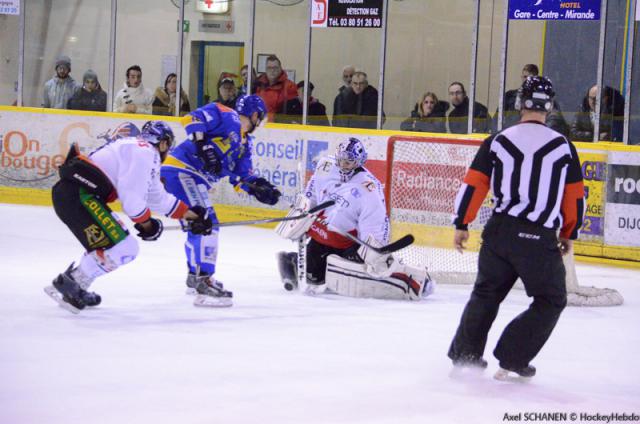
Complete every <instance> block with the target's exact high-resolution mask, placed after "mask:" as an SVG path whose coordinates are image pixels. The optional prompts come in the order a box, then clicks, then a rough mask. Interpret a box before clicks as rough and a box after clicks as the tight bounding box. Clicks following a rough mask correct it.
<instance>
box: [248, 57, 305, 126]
mask: <svg viewBox="0 0 640 424" xmlns="http://www.w3.org/2000/svg"><path fill="white" fill-rule="evenodd" d="M256 94H257V95H258V96H260V97H261V98H262V100H263V101H264V103H265V105H266V106H267V112H268V115H269V121H271V122H274V120H275V119H274V118H275V114H277V113H284V112H285V107H286V105H287V102H288V101H289V100H291V99H295V98H296V97H297V96H298V89H297V87H296V84H295V83H294V82H293V81H291V80H290V79H289V78H288V77H287V73H286V72H285V71H284V70H283V69H282V64H281V63H280V59H278V57H277V56H276V55H271V56H269V57H267V63H266V72H265V73H264V74H262V75H260V76H259V77H258V80H257V84H256Z"/></svg>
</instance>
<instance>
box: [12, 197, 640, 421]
mask: <svg viewBox="0 0 640 424" xmlns="http://www.w3.org/2000/svg"><path fill="white" fill-rule="evenodd" d="M0 222H2V225H1V226H0V257H1V269H2V284H0V311H1V313H2V319H1V321H0V423H2V424H21V423H34V424H35V423H38V424H49V423H51V424H53V423H60V424H62V423H65V424H73V423H82V424H86V423H92V424H100V423H122V424H124V423H127V424H128V423H132V424H140V423H153V424H159V423H181V424H192V423H193V424H195V423H202V424H205V423H222V424H226V423H265V424H266V423H278V424H285V423H296V424H315V423H323V424H325V423H326V424H339V423H367V424H378V423H390V424H391V423H394V424H405V423H407V424H408V423H420V424H424V423H464V424H471V423H500V422H505V420H504V418H505V414H512V415H513V414H518V413H522V414H525V413H531V412H537V413H553V412H567V413H571V412H575V413H578V414H580V413H588V414H596V413H600V414H611V413H619V414H622V413H627V414H631V413H635V414H636V415H640V366H639V365H638V355H639V354H640V331H639V330H638V323H639V322H640V271H635V270H628V269H621V268H611V267H604V266H592V265H578V270H577V272H578V278H579V281H580V283H581V284H582V285H595V286H600V287H611V288H615V289H617V290H619V291H620V292H621V294H622V295H623V296H624V298H625V304H624V305H623V306H620V307H611V308H589V309H587V308H582V309H581V308H567V309H566V310H565V312H564V313H563V315H562V316H561V318H560V321H559V323H558V326H557V327H556V330H555V332H554V333H553V335H552V337H551V339H550V340H549V342H548V343H547V345H546V346H545V347H544V348H543V350H542V352H541V354H540V355H539V356H538V357H537V358H536V359H535V360H534V362H533V364H534V365H536V367H537V368H538V375H537V376H536V377H535V378H534V379H533V380H532V381H531V382H530V383H528V384H517V383H515V384H514V383H506V382H499V381H496V380H494V379H493V378H492V375H493V373H494V372H495V370H496V369H497V366H498V364H497V361H496V359H495V358H493V356H492V354H491V352H492V350H493V347H494V346H495V343H496V340H497V338H498V337H499V335H500V332H501V331H502V329H503V328H504V326H505V325H506V324H507V322H508V321H509V320H510V319H512V318H513V317H514V316H515V315H517V314H518V313H520V312H521V311H522V310H524V309H525V308H526V305H527V304H528V299H527V297H526V296H525V294H524V292H523V291H521V290H516V291H512V293H511V294H510V295H509V296H508V298H507V300H506V301H505V302H504V303H503V306H502V308H501V310H500V313H499V315H498V318H497V320H496V322H495V324H494V326H493V328H492V331H491V333H490V336H489V342H488V345H487V352H485V357H486V359H487V360H488V361H489V369H487V370H486V371H485V372H484V373H482V374H474V373H465V374H464V375H462V376H457V377H452V376H450V371H451V364H450V362H449V360H448V358H447V357H446V352H447V348H448V345H449V342H450V341H451V337H452V336H453V333H454V331H455V328H456V326H457V324H458V320H459V318H460V313H461V311H462V308H463V307H464V304H465V302H466V300H467V297H468V295H469V292H470V287H468V286H465V287H455V286H439V287H438V288H437V290H436V293H435V294H433V295H432V296H431V297H429V298H427V299H425V300H423V301H422V302H418V303H410V302H399V301H382V300H365V299H351V298H345V297H337V296H324V297H309V296H305V295H302V294H300V293H299V292H296V293H289V292H285V291H284V289H283V288H282V287H281V284H280V281H279V278H278V274H277V267H276V263H275V259H274V258H275V254H276V252H277V251H279V250H290V249H293V247H294V246H293V244H292V243H290V242H287V241H285V240H281V239H279V238H278V237H277V236H276V235H275V233H274V232H273V231H271V230H265V229H260V228H250V227H236V228H228V229H223V231H222V233H221V236H220V256H219V261H218V274H217V276H218V277H219V279H220V280H222V281H223V282H224V283H225V286H226V287H227V288H229V289H230V290H232V291H233V292H234V302H235V305H234V306H233V307H232V308H228V309H212V308H196V307H194V306H192V301H193V298H192V297H190V296H187V295H185V293H184V289H185V285H184V279H185V273H186V270H185V265H184V259H183V234H182V233H181V232H179V231H166V232H165V233H164V234H163V237H162V238H161V239H160V240H159V241H157V242H142V241H141V242H140V245H141V252H140V256H139V257H138V259H137V260H136V261H135V262H133V263H131V264H128V265H126V266H124V267H122V268H121V269H118V270H117V271H115V272H114V273H112V274H111V275H108V276H106V277H103V278H101V279H99V280H97V281H96V283H94V285H93V286H92V290H95V291H97V292H98V293H100V294H101V295H102V298H103V302H102V304H101V305H100V306H99V307H97V308H95V309H93V310H89V311H83V312H82V313H81V314H79V315H77V316H76V315H72V314H70V313H69V312H67V311H65V310H63V309H62V308H60V307H58V306H57V305H56V304H55V303H54V302H53V301H52V300H51V299H50V298H49V297H47V296H46V295H45V294H44V292H43V291H42V288H43V287H44V286H46V285H49V284H50V283H51V280H52V279H53V278H54V277H55V276H56V275H57V274H58V273H60V272H62V271H64V270H65V269H66V267H67V266H68V265H69V263H70V262H71V261H73V260H77V259H78V258H79V257H80V254H81V250H82V249H81V246H80V244H79V243H78V242H77V241H76V240H75V239H74V238H73V236H72V235H71V233H70V232H69V231H68V230H67V229H66V227H64V226H63V224H62V223H60V222H59V221H58V219H57V218H56V216H55V214H54V212H53V210H52V209H51V208H45V207H29V206H13V205H4V204H2V205H0ZM127 222H128V221H127ZM522 421H524V415H523V416H522ZM537 422H544V421H540V420H538V421H537ZM573 422H588V421H586V420H581V419H580V417H578V419H577V421H573ZM590 422H594V421H590Z"/></svg>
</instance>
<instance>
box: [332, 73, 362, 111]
mask: <svg viewBox="0 0 640 424" xmlns="http://www.w3.org/2000/svg"><path fill="white" fill-rule="evenodd" d="M355 71H356V68H355V67H354V66H353V65H347V66H345V67H344V68H342V85H341V86H340V88H339V89H338V95H337V96H336V98H335V99H333V115H334V116H335V114H336V106H337V104H338V102H339V100H338V99H339V98H340V95H341V94H342V92H343V91H344V90H350V89H351V78H353V73H354V72H355Z"/></svg>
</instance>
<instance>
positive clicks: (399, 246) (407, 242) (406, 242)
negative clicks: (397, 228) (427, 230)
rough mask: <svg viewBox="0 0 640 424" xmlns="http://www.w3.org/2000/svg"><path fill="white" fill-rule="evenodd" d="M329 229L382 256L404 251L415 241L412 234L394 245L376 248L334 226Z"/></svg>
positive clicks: (401, 238)
mask: <svg viewBox="0 0 640 424" xmlns="http://www.w3.org/2000/svg"><path fill="white" fill-rule="evenodd" d="M328 228H329V231H333V232H336V233H338V234H340V235H341V236H345V237H346V238H348V239H349V240H351V241H353V242H355V243H358V244H361V245H363V246H366V247H368V248H369V249H371V250H373V251H374V252H378V253H381V254H387V253H393V252H397V251H398V250H400V249H404V248H405V247H407V246H409V245H411V244H412V243H413V242H414V240H415V239H414V238H413V235H412V234H407V235H405V236H402V237H400V238H399V239H398V240H396V241H394V242H393V243H389V244H387V245H385V246H380V247H376V246H372V245H371V244H369V243H367V242H366V241H363V240H360V239H359V238H358V237H356V236H354V235H353V234H350V233H347V232H346V231H342V230H339V229H337V228H335V227H333V226H330V227H328Z"/></svg>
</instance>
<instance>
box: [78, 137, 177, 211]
mask: <svg viewBox="0 0 640 424" xmlns="http://www.w3.org/2000/svg"><path fill="white" fill-rule="evenodd" d="M89 158H90V159H91V161H92V162H93V163H94V164H95V165H97V166H98V167H99V168H100V169H101V170H102V172H104V173H105V174H106V176H107V177H109V180H111V183H112V184H113V186H114V187H115V188H116V191H117V192H118V198H119V199H120V202H121V203H122V209H123V210H124V213H126V214H127V215H128V216H129V218H131V220H132V221H133V222H145V221H147V220H148V219H149V218H150V217H151V210H153V211H154V212H158V213H161V214H163V215H166V216H170V217H171V218H181V217H182V216H183V215H184V213H185V212H186V211H187V210H188V206H187V205H186V204H185V203H183V202H181V201H180V200H178V199H176V198H175V197H174V196H173V195H172V194H170V193H167V192H166V191H165V189H164V186H163V185H162V182H161V181H160V165H161V162H160V153H159V152H158V150H157V149H156V148H155V147H154V146H152V145H151V144H149V143H147V142H146V141H145V140H143V139H141V138H135V137H127V138H122V139H119V140H117V141H113V142H110V143H107V144H105V145H103V146H102V147H100V148H98V149H97V150H96V151H94V152H93V153H91V155H89ZM150 209H151V210H150Z"/></svg>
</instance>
